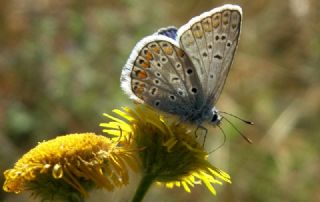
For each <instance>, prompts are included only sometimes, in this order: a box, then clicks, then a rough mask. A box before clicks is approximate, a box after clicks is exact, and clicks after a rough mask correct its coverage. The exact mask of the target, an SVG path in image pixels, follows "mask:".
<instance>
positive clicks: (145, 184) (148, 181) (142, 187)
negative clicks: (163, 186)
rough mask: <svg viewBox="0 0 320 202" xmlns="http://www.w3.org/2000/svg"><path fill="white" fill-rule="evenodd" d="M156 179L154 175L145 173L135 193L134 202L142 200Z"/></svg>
mask: <svg viewBox="0 0 320 202" xmlns="http://www.w3.org/2000/svg"><path fill="white" fill-rule="evenodd" d="M154 179H155V176H154V175H144V176H143V177H142V179H141V181H140V184H139V186H138V189H137V190H136V193H135V194H134V197H133V199H132V202H141V201H142V199H143V198H144V196H145V195H146V193H147V191H148V190H149V188H150V186H151V185H152V183H153V181H154Z"/></svg>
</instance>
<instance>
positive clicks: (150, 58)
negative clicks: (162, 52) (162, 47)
mask: <svg viewBox="0 0 320 202" xmlns="http://www.w3.org/2000/svg"><path fill="white" fill-rule="evenodd" d="M152 59H153V55H152V53H150V51H148V52H147V53H146V60H147V61H149V60H152Z"/></svg>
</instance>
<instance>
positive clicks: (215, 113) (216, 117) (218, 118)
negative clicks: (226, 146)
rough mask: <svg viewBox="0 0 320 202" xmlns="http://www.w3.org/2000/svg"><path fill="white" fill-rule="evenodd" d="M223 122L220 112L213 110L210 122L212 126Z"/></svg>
mask: <svg viewBox="0 0 320 202" xmlns="http://www.w3.org/2000/svg"><path fill="white" fill-rule="evenodd" d="M221 120H222V117H221V115H220V113H219V111H218V110H217V109H216V108H212V110H211V116H210V121H209V122H210V123H211V124H212V125H220V122H221Z"/></svg>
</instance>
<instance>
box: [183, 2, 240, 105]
mask: <svg viewBox="0 0 320 202" xmlns="http://www.w3.org/2000/svg"><path fill="white" fill-rule="evenodd" d="M241 17H242V10H241V8H240V7H239V6H235V5H224V6H221V7H219V8H215V9H213V10H211V11H208V12H205V13H203V14H201V15H200V16H197V17H195V18H192V19H191V20H190V21H189V22H188V23H187V24H185V25H184V26H182V27H181V28H180V29H179V30H178V34H177V35H178V36H177V41H179V43H180V47H181V48H182V49H183V50H184V51H185V52H186V54H187V55H188V56H189V57H190V59H191V61H192V63H193V65H194V66H195V67H196V70H197V74H198V77H199V80H200V82H201V85H202V86H203V91H204V94H205V96H206V99H207V101H206V104H208V105H211V106H212V105H214V104H215V103H216V101H217V99H218V98H219V96H220V94H221V91H222V88H223V86H224V83H225V80H226V78H227V75H228V73H229V69H230V66H231V63H232V60H233V56H234V53H235V51H236V47H237V44H238V40H239V35H240V28H241Z"/></svg>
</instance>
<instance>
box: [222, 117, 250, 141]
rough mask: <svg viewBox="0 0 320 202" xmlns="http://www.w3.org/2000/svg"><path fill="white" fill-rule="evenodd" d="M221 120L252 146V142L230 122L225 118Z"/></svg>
mask: <svg viewBox="0 0 320 202" xmlns="http://www.w3.org/2000/svg"><path fill="white" fill-rule="evenodd" d="M222 118H224V120H226V121H227V122H228V123H229V124H230V125H231V126H232V128H233V129H235V130H236V131H237V132H238V133H239V134H240V135H241V137H243V139H245V140H246V141H247V142H248V143H250V144H252V140H251V139H250V138H248V137H247V136H245V135H244V134H243V133H242V132H241V131H240V130H239V129H238V128H237V127H236V126H235V125H234V124H233V123H232V122H231V121H229V120H228V119H227V118H226V117H222ZM240 120H241V119H240Z"/></svg>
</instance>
